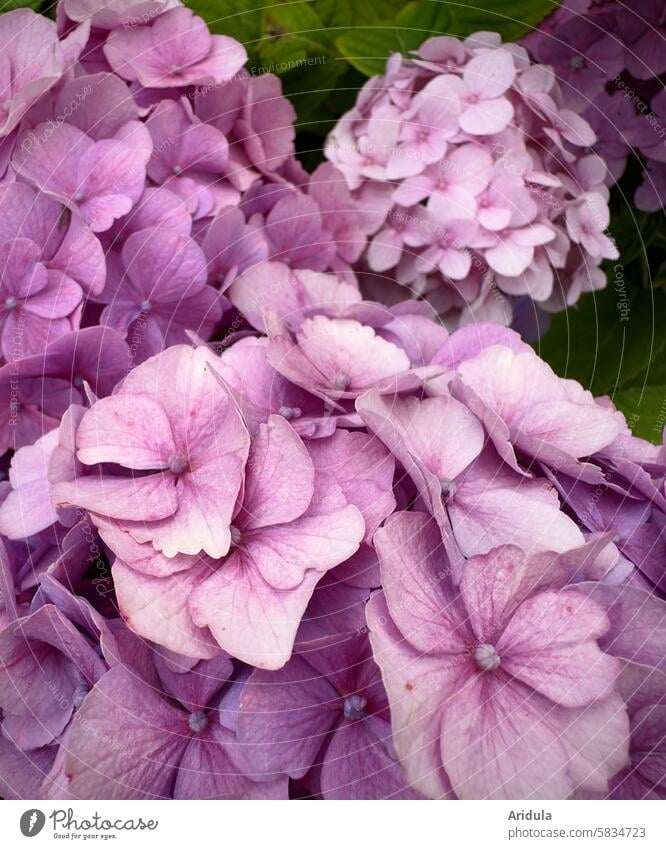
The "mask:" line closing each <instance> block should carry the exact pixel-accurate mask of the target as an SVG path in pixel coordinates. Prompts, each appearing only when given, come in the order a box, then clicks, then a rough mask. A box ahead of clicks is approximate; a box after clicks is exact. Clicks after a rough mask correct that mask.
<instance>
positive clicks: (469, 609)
mask: <svg viewBox="0 0 666 849" xmlns="http://www.w3.org/2000/svg"><path fill="white" fill-rule="evenodd" d="M438 537H439V534H438V531H437V528H436V525H434V523H432V522H429V520H428V519H427V518H426V517H425V516H423V515H422V514H419V513H398V514H396V515H394V516H393V517H392V519H391V520H390V521H389V522H388V523H387V525H386V527H385V528H384V529H383V530H382V531H379V532H378V534H377V535H376V545H377V548H378V552H379V557H380V563H381V566H382V570H383V582H384V590H383V593H382V594H379V595H377V596H375V597H374V598H373V599H372V600H371V602H370V606H369V613H368V619H369V625H370V630H371V639H372V642H373V646H374V648H375V657H376V659H377V662H378V663H379V666H380V667H381V669H382V676H383V679H384V683H385V685H386V688H387V691H388V695H389V702H390V705H391V711H392V721H393V728H394V739H395V744H396V749H397V751H398V755H399V757H400V759H401V762H402V763H403V766H404V768H405V770H406V772H407V776H408V778H409V779H410V781H411V782H412V783H413V784H414V786H416V787H417V788H418V789H419V790H420V791H421V792H422V793H424V794H426V795H428V796H431V797H435V798H443V797H448V796H451V795H453V794H455V795H456V796H458V797H460V798H467V799H487V798H508V799H513V798H518V799H525V798H532V799H534V798H546V799H547V798H552V797H553V796H557V797H559V798H565V797H567V796H570V795H571V794H573V793H574V792H576V791H579V790H581V789H583V790H597V791H600V792H602V793H603V792H604V791H606V790H607V789H608V781H609V779H610V778H611V777H612V776H613V775H614V774H615V773H616V772H617V771H618V770H619V769H621V768H622V767H623V766H624V765H625V764H626V762H627V753H628V739H629V723H628V718H627V712H626V707H625V704H624V702H623V700H622V698H621V697H620V695H619V694H618V692H617V689H616V686H617V677H618V674H619V671H620V667H619V663H618V661H617V660H616V659H615V658H612V657H610V656H609V655H606V654H605V653H604V652H602V651H601V649H600V648H599V645H598V642H597V640H598V639H599V638H600V637H601V636H603V634H604V633H605V632H606V631H607V630H608V619H607V617H606V614H605V612H604V610H603V609H602V608H601V607H599V606H598V605H597V604H596V603H594V602H593V601H590V600H588V599H587V598H586V596H585V594H584V593H581V592H578V591H577V590H576V589H575V588H574V589H567V588H565V587H566V583H567V579H568V577H569V574H568V572H569V570H568V568H567V557H566V555H562V556H560V557H559V558H557V557H555V556H554V555H550V556H548V555H545V556H542V557H539V558H529V557H526V556H525V555H524V554H523V553H522V552H521V551H520V550H519V549H517V548H513V547H504V548H499V549H493V550H492V551H491V552H489V553H488V554H487V555H484V556H479V557H475V558H471V559H470V560H468V561H467V563H466V564H465V571H464V572H463V575H462V579H461V583H460V587H459V588H457V589H456V588H454V587H452V586H451V584H450V581H449V579H448V578H447V577H446V576H447V560H446V556H445V554H444V552H443V549H442V546H441V543H440V542H439V538H438ZM440 576H443V577H441V578H440ZM427 588H430V589H429V590H428V589H427ZM518 716H520V717H521V719H520V722H518V721H517V717H518ZM583 741H584V744H583ZM544 763H547V764H548V768H547V769H544Z"/></svg>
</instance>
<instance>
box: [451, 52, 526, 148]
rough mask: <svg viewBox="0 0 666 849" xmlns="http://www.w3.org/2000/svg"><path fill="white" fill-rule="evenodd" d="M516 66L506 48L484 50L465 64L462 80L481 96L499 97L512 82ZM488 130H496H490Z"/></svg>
mask: <svg viewBox="0 0 666 849" xmlns="http://www.w3.org/2000/svg"><path fill="white" fill-rule="evenodd" d="M515 76H516V67H515V65H514V63H513V58H512V56H511V54H510V53H509V52H508V51H506V50H485V51H483V52H480V53H478V54H477V55H476V56H475V57H474V58H473V59H471V60H470V61H469V62H468V63H467V64H466V65H465V69H464V71H463V82H464V83H465V85H467V86H469V88H470V89H471V90H472V91H473V92H474V93H475V94H479V95H481V96H482V97H483V98H491V97H499V96H500V95H502V94H504V92H505V91H506V90H507V89H508V88H509V86H510V85H511V84H512V83H513V81H514V79H515ZM489 132H496V131H495V130H490V131H489Z"/></svg>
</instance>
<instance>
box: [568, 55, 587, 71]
mask: <svg viewBox="0 0 666 849" xmlns="http://www.w3.org/2000/svg"><path fill="white" fill-rule="evenodd" d="M584 64H585V60H584V59H583V57H582V56H572V57H571V60H570V61H569V65H570V67H571V68H573V69H574V71H580V69H581V68H582V67H583V65H584Z"/></svg>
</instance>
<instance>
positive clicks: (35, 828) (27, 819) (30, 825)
mask: <svg viewBox="0 0 666 849" xmlns="http://www.w3.org/2000/svg"><path fill="white" fill-rule="evenodd" d="M45 822H46V817H45V816H44V814H43V813H42V812H41V811H39V810H37V808H31V809H30V810H29V811H26V812H25V813H24V814H23V815H22V816H21V822H20V823H19V825H20V827H21V834H22V835H23V836H24V837H34V836H35V835H36V834H39V832H40V831H41V830H42V829H43V828H44V824H45Z"/></svg>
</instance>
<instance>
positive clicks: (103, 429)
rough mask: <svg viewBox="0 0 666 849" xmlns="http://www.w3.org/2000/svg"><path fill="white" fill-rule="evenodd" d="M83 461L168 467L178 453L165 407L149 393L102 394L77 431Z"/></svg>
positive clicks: (155, 467) (131, 466) (145, 467)
mask: <svg viewBox="0 0 666 849" xmlns="http://www.w3.org/2000/svg"><path fill="white" fill-rule="evenodd" d="M76 444H77V447H78V451H77V456H78V458H79V460H80V461H81V462H82V463H85V464H86V465H88V466H92V465H94V464H95V463H118V464H119V465H121V466H124V467H125V468H127V469H137V470H139V469H152V470H157V469H167V468H168V467H169V461H170V459H171V457H172V456H173V455H174V454H175V453H176V447H175V445H174V440H173V434H172V432H171V425H170V423H169V419H168V417H167V415H166V413H165V412H164V407H163V406H162V405H161V404H160V403H159V402H158V401H156V400H154V399H153V398H151V397H150V396H149V395H139V394H136V395H133V394H131V395H130V394H125V393H122V394H119V395H113V396H111V397H109V398H101V399H100V400H99V401H98V402H97V403H96V404H94V405H93V407H92V409H90V410H88V411H87V412H86V414H85V415H84V416H83V419H82V420H81V424H80V425H79V428H78V430H77V434H76Z"/></svg>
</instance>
